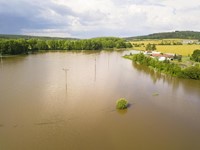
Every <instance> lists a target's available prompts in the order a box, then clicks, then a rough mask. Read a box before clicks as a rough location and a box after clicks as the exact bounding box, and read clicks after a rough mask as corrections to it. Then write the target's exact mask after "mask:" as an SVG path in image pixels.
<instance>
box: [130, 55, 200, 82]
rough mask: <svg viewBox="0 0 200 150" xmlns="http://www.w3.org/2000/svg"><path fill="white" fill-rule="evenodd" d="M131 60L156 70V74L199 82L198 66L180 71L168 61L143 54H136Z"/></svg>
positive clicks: (199, 69)
mask: <svg viewBox="0 0 200 150" xmlns="http://www.w3.org/2000/svg"><path fill="white" fill-rule="evenodd" d="M132 60H133V61H135V62H139V63H140V64H142V65H145V66H149V67H152V68H154V69H156V71H158V72H163V73H166V74H169V75H172V76H177V77H181V78H188V79H195V80H200V67H199V66H191V67H187V68H185V69H181V67H180V66H179V65H177V64H174V63H171V62H170V61H168V60H166V61H163V62H161V61H158V60H157V59H154V58H151V57H148V56H146V55H144V54H143V53H140V54H136V55H134V56H133V57H132Z"/></svg>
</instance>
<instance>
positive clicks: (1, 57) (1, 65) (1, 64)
mask: <svg viewBox="0 0 200 150" xmlns="http://www.w3.org/2000/svg"><path fill="white" fill-rule="evenodd" d="M1 66H2V67H3V59H2V54H1Z"/></svg>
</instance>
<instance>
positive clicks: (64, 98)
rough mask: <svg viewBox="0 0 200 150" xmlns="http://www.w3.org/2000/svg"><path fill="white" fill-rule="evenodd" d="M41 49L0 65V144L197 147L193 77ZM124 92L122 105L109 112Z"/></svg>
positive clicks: (90, 148) (25, 147)
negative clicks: (124, 104) (45, 51)
mask: <svg viewBox="0 0 200 150" xmlns="http://www.w3.org/2000/svg"><path fill="white" fill-rule="evenodd" d="M125 53H130V52H127V51H126V52H107V51H101V52H92V51H91V52H49V53H43V54H35V55H28V56H18V57H12V58H3V60H1V62H0V63H1V64H0V150H118V149H119V150H122V149H126V150H133V149H135V150H199V149H200V81H195V80H186V79H178V78H172V77H167V76H165V75H161V74H158V73H154V72H153V71H151V70H149V69H148V68H146V67H143V66H140V65H137V64H134V63H132V62H131V61H130V60H127V59H124V58H122V57H121V56H122V55H124V54H125ZM121 97H124V98H126V99H127V100H128V101H129V103H130V107H129V108H128V110H124V111H117V110H116V109H115V103H116V100H117V99H119V98H121Z"/></svg>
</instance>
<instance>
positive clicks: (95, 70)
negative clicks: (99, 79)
mask: <svg viewBox="0 0 200 150" xmlns="http://www.w3.org/2000/svg"><path fill="white" fill-rule="evenodd" d="M94 61H95V64H94V81H96V74H97V59H96V56H95V59H94Z"/></svg>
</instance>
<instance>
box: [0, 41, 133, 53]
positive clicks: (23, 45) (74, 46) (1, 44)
mask: <svg viewBox="0 0 200 150" xmlns="http://www.w3.org/2000/svg"><path fill="white" fill-rule="evenodd" d="M131 47H132V45H131V43H128V42H126V41H125V40H124V39H121V38H114V37H110V38H94V39H87V40H41V39H29V40H25V39H15V40H14V39H0V54H2V55H17V54H27V53H28V52H36V51H38V50H102V49H113V48H117V49H120V48H131Z"/></svg>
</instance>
